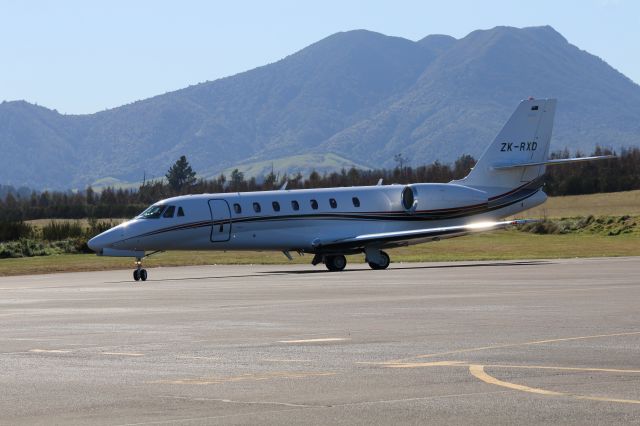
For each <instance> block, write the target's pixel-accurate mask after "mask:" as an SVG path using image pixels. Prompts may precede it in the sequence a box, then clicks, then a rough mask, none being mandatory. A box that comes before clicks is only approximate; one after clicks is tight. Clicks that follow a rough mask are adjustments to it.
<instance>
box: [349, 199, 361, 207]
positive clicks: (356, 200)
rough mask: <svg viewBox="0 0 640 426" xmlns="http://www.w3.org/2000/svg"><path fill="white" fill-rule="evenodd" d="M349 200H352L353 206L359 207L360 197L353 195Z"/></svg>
mask: <svg viewBox="0 0 640 426" xmlns="http://www.w3.org/2000/svg"><path fill="white" fill-rule="evenodd" d="M351 202H353V207H360V199H359V198H358V197H353V198H352V199H351Z"/></svg>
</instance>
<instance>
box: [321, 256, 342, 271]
mask: <svg viewBox="0 0 640 426" xmlns="http://www.w3.org/2000/svg"><path fill="white" fill-rule="evenodd" d="M324 263H325V266H326V267H327V269H328V270H330V271H331V272H337V271H342V270H343V269H344V268H345V267H346V266H347V258H346V257H344V256H343V255H341V254H338V255H335V256H327V257H326V258H325V260H324Z"/></svg>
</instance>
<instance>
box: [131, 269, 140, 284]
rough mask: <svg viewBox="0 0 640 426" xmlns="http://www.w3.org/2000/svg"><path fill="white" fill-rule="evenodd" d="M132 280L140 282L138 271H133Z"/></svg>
mask: <svg viewBox="0 0 640 426" xmlns="http://www.w3.org/2000/svg"><path fill="white" fill-rule="evenodd" d="M133 279H134V280H136V281H140V270H138V269H134V270H133Z"/></svg>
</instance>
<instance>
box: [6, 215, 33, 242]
mask: <svg viewBox="0 0 640 426" xmlns="http://www.w3.org/2000/svg"><path fill="white" fill-rule="evenodd" d="M32 236H33V227H32V226H31V225H29V224H27V223H24V222H21V221H20V222H13V221H8V220H2V221H0V241H15V240H19V239H21V238H30V237H32Z"/></svg>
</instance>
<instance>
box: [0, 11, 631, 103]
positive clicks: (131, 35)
mask: <svg viewBox="0 0 640 426" xmlns="http://www.w3.org/2000/svg"><path fill="white" fill-rule="evenodd" d="M496 25H510V26H516V27H523V26H533V25H551V26H553V27H554V28H555V29H556V30H558V31H559V32H560V33H562V34H563V35H564V36H565V37H566V38H567V39H568V40H569V42H571V43H573V44H575V45H576V46H578V47H580V48H581V49H584V50H587V51H589V52H590V53H593V54H595V55H598V56H600V57H601V58H603V59H604V60H605V61H607V62H608V63H609V64H610V65H612V66H613V67H615V68H616V69H618V70H619V71H621V72H622V73H624V74H626V75H627V76H628V77H629V78H631V79H632V80H634V81H635V82H640V1H634V0H627V1H625V0H583V1H576V0H555V1H550V0H536V1H515V0H514V1H492V0H483V1H472V0H448V1H439V2H432V1H426V0H422V1H419V0H417V1H412V0H395V1H377V0H366V1H361V0H354V1H349V0H323V1H316V2H304V1H293V0H270V1H245V0H236V1H195V0H182V1H163V0H154V1H152V0H138V1H135V0H129V1H121V0H109V1H86V0H83V1H66V0H58V1H44V0H42V1H30V0H22V1H18V0H15V1H11V0H0V40H2V42H1V43H0V58H1V62H0V100H16V99H25V100H27V101H29V102H34V103H38V104H39V105H43V106H46V107H49V108H55V109H57V110H58V111H60V112H63V113H75V114H78V113H92V112H95V111H100V110H103V109H106V108H112V107H116V106H119V105H122V104H125V103H129V102H133V101H135V100H139V99H144V98H147V97H150V96H154V95H157V94H161V93H165V92H168V91H172V90H176V89H180V88H182V87H186V86H188V85H190V84H195V83H198V82H202V81H207V80H215V79H217V78H220V77H224V76H228V75H232V74H235V73H238V72H241V71H245V70H247V69H251V68H254V67H256V66H260V65H264V64H266V63H269V62H274V61H277V60H278V59H281V58H283V57H284V56H286V55H288V54H290V53H293V52H295V51H296V50H299V49H301V48H303V47H305V46H307V45H309V44H311V43H313V42H315V41H317V40H319V39H322V38H324V37H326V36H328V35H330V34H333V33H335V32H338V31H345V30H351V29H359V28H364V29H368V30H372V31H377V32H381V33H383V34H387V35H394V36H400V37H405V38H408V39H411V40H418V39H420V38H422V37H424V36H426V35H428V34H449V35H452V36H454V37H456V38H460V37H464V36H465V35H466V34H468V33H469V32H471V31H473V30H475V29H486V28H492V27H494V26H496Z"/></svg>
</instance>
